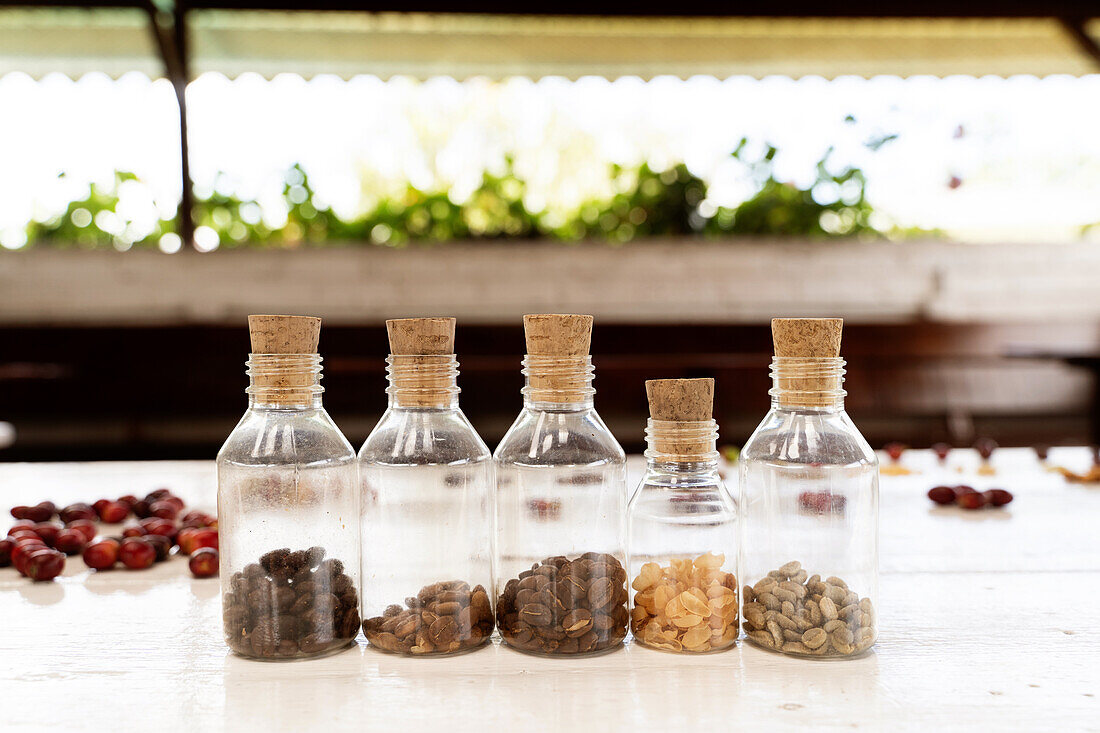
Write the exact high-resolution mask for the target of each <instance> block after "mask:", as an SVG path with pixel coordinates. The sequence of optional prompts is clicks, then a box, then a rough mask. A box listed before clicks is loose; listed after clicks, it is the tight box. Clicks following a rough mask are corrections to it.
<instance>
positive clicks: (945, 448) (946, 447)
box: [932, 443, 951, 463]
mask: <svg viewBox="0 0 1100 733" xmlns="http://www.w3.org/2000/svg"><path fill="white" fill-rule="evenodd" d="M932 452H933V453H935V454H936V458H937V459H939V462H940V463H943V462H944V461H946V460H947V454H948V453H950V452H951V444H950V443H933V444H932Z"/></svg>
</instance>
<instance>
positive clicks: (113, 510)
mask: <svg viewBox="0 0 1100 733" xmlns="http://www.w3.org/2000/svg"><path fill="white" fill-rule="evenodd" d="M128 516H130V507H128V506H127V505H125V504H123V503H121V502H117V501H109V502H107V503H106V504H104V505H103V506H102V507H100V509H99V518H100V519H102V520H103V521H104V522H106V523H107V524H118V523H119V522H123V521H125V520H126V517H128Z"/></svg>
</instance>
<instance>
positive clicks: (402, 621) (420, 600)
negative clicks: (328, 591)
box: [359, 318, 494, 656]
mask: <svg viewBox="0 0 1100 733" xmlns="http://www.w3.org/2000/svg"><path fill="white" fill-rule="evenodd" d="M386 327H387V330H388V331H389V338H390V352H391V354H390V356H389V358H388V359H387V360H386V361H387V364H388V368H387V371H388V373H389V380H390V386H389V388H388V389H387V390H386V392H387V394H389V407H388V408H387V409H386V412H385V414H384V415H383V416H382V419H381V420H379V422H378V424H377V425H376V426H375V428H374V430H373V431H372V432H371V434H370V436H369V437H368V438H367V440H366V442H365V443H364V444H363V448H362V449H361V450H360V451H359V473H360V481H361V482H362V496H361V499H362V500H361V507H362V509H361V511H362V514H361V526H362V537H363V551H362V557H363V578H364V579H365V583H364V587H363V631H364V632H365V633H366V636H367V640H368V641H369V642H370V643H371V645H372V646H375V647H378V648H380V649H383V650H385V651H390V652H397V653H400V654H409V655H418V656H421V655H426V654H436V655H438V654H456V653H460V652H465V651H469V650H472V649H476V648H477V647H479V646H481V645H482V644H484V643H485V642H487V641H488V640H489V637H490V636H491V635H492V633H493V628H494V623H493V611H492V605H491V603H490V597H489V592H490V589H491V588H492V587H493V572H492V571H493V552H492V543H493V464H492V455H491V454H490V453H489V449H488V448H487V447H486V446H485V443H484V442H483V441H482V440H481V438H480V436H478V434H477V432H476V431H475V430H474V428H473V426H472V425H471V424H470V421H469V420H467V419H466V416H465V415H464V414H463V413H462V410H460V409H459V407H458V392H459V389H458V386H457V379H458V362H457V361H456V360H455V355H454V353H453V352H454V329H455V320H454V319H453V318H406V319H399V320H391V321H386Z"/></svg>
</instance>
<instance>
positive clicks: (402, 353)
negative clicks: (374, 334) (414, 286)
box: [386, 318, 458, 407]
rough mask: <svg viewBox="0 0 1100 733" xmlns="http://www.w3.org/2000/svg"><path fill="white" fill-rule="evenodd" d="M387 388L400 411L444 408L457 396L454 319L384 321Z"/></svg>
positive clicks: (397, 319) (399, 319)
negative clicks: (388, 344)
mask: <svg viewBox="0 0 1100 733" xmlns="http://www.w3.org/2000/svg"><path fill="white" fill-rule="evenodd" d="M386 332H387V334H388V335H389V339H390V384H391V385H392V386H391V390H392V393H393V394H394V395H395V396H396V398H397V400H398V404H399V405H401V406H402V407H446V406H448V405H450V403H451V398H452V396H453V395H454V394H456V393H457V387H456V386H455V380H456V378H457V375H458V367H457V365H456V364H455V360H454V350H455V319H454V318H396V319H392V320H388V321H386Z"/></svg>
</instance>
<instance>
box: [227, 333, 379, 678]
mask: <svg viewBox="0 0 1100 733" xmlns="http://www.w3.org/2000/svg"><path fill="white" fill-rule="evenodd" d="M320 325H321V321H320V319H319V318H308V317H303V316H249V319H248V326H249V331H250V334H251V339H252V353H251V354H249V358H248V374H249V377H250V383H249V387H248V389H247V390H246V391H247V393H248V397H249V400H248V410H247V411H246V412H245V414H244V417H243V418H241V421H240V422H239V423H238V424H237V427H236V428H235V429H234V430H233V432H232V433H231V434H230V436H229V438H228V439H227V440H226V442H225V445H223V446H222V449H221V450H220V451H219V452H218V459H217V471H218V520H219V525H220V526H219V530H220V535H221V547H220V552H221V577H222V615H223V620H224V627H225V640H226V644H228V646H229V648H230V649H232V650H233V651H234V652H236V653H237V654H240V655H242V656H245V657H252V658H255V659H263V660H291V659H303V658H309V657H317V656H322V655H325V654H330V653H332V652H335V651H338V650H340V649H344V648H347V647H348V646H349V645H350V644H351V643H352V642H353V640H354V639H355V637H356V636H357V635H358V633H359V526H358V523H357V522H356V518H357V517H358V516H359V501H358V496H359V494H358V485H357V484H358V481H357V470H356V465H355V452H354V450H353V449H352V447H351V444H350V443H348V441H347V438H345V437H344V435H343V434H342V433H341V432H340V430H339V428H337V427H336V425H335V424H334V423H333V422H332V419H331V418H330V417H329V416H328V413H327V412H325V409H324V407H323V406H322V404H321V393H322V391H323V388H322V387H321V385H320V379H321V357H320V356H319V355H318V354H317V339H318V335H319V332H320Z"/></svg>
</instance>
